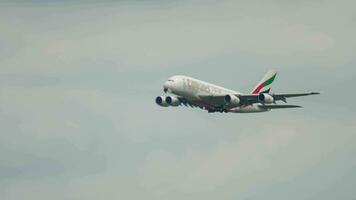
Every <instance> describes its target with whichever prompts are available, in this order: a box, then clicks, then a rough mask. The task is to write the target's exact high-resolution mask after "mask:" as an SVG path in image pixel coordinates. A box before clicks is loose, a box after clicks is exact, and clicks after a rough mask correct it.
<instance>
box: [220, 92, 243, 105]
mask: <svg viewBox="0 0 356 200" xmlns="http://www.w3.org/2000/svg"><path fill="white" fill-rule="evenodd" d="M224 101H225V103H226V104H228V105H231V106H239V105H240V99H239V98H238V97H237V96H235V95H230V94H228V95H226V96H225V97H224Z"/></svg>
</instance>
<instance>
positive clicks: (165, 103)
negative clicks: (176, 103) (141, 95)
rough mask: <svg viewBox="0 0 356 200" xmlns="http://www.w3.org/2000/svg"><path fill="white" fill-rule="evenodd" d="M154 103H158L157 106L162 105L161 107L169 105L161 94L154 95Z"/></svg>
mask: <svg viewBox="0 0 356 200" xmlns="http://www.w3.org/2000/svg"><path fill="white" fill-rule="evenodd" d="M156 104H158V105H159V106H163V107H168V106H169V104H168V103H167V102H166V99H165V98H164V97H162V96H158V97H156Z"/></svg>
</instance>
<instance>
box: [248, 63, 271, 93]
mask: <svg viewBox="0 0 356 200" xmlns="http://www.w3.org/2000/svg"><path fill="white" fill-rule="evenodd" d="M276 75H277V72H276V71H275V70H273V69H270V70H268V72H267V74H266V75H265V76H264V77H263V78H262V80H261V81H260V82H259V83H258V84H257V86H256V87H255V88H254V89H253V90H252V91H251V94H259V93H262V92H266V91H267V92H269V90H270V89H271V84H272V82H273V81H274V79H275V78H276Z"/></svg>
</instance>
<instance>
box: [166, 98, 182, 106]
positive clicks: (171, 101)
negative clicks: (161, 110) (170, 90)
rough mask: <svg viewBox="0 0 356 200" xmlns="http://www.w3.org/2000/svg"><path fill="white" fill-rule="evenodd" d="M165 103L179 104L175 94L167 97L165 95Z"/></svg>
mask: <svg viewBox="0 0 356 200" xmlns="http://www.w3.org/2000/svg"><path fill="white" fill-rule="evenodd" d="M166 103H167V104H168V105H170V106H179V104H180V101H179V99H178V98H177V97H175V96H168V97H166Z"/></svg>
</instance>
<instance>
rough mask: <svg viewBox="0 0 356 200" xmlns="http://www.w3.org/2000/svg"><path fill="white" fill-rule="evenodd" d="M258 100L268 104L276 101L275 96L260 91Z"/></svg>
mask: <svg viewBox="0 0 356 200" xmlns="http://www.w3.org/2000/svg"><path fill="white" fill-rule="evenodd" d="M258 100H259V101H260V102H261V103H267V104H270V103H274V99H273V97H272V96H271V95H269V94H267V93H260V94H259V95H258Z"/></svg>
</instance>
